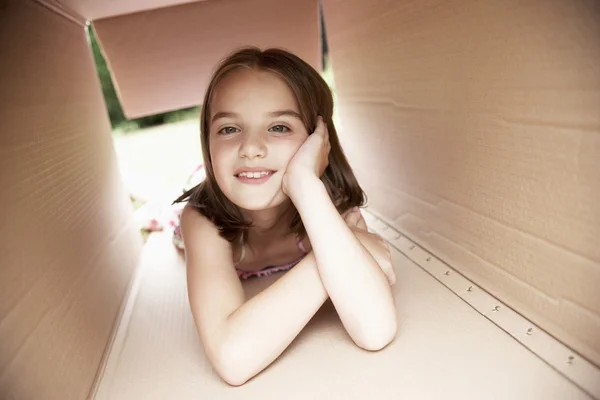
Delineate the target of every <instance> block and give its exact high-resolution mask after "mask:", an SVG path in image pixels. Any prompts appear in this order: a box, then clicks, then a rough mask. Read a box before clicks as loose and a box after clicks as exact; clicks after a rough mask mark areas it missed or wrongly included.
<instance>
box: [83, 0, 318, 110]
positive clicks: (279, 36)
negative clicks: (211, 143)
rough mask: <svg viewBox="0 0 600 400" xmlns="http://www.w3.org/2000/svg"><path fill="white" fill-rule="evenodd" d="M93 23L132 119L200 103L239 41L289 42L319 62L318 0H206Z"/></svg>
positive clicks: (257, 43) (267, 44) (274, 44)
mask: <svg viewBox="0 0 600 400" xmlns="http://www.w3.org/2000/svg"><path fill="white" fill-rule="evenodd" d="M258 10H261V11H260V12H259V11H258ZM249 15H251V16H252V18H248V16H249ZM94 27H95V29H96V31H97V34H98V40H99V42H100V44H101V46H102V49H103V52H104V54H105V56H106V57H107V59H108V60H109V61H108V62H109V65H110V68H111V71H112V73H113V77H114V80H115V84H116V87H117V91H118V93H119V98H120V99H121V104H122V106H123V111H124V112H125V114H126V115H127V117H128V118H135V117H140V116H144V115H149V114H155V113H159V112H164V111H169V110H174V109H180V108H185V107H190V106H196V105H198V104H200V103H202V100H203V97H204V92H205V89H206V86H208V80H209V79H210V75H211V73H212V71H213V69H214V68H215V66H216V64H217V63H218V62H219V61H220V60H221V59H222V58H223V57H224V56H226V55H227V54H229V53H230V52H232V51H233V50H235V49H236V48H238V47H240V46H246V45H255V46H259V47H261V48H265V47H284V48H287V49H289V50H291V51H293V52H294V53H296V54H297V55H299V56H300V57H302V58H303V59H304V60H306V61H307V62H309V63H311V64H312V65H313V66H314V67H316V68H318V69H320V68H321V41H320V26H319V14H318V1H317V0H298V1H291V2H288V1H283V2H282V1H279V0H215V1H205V2H199V3H192V4H186V5H182V6H178V7H170V8H167V9H161V10H156V11H149V12H144V13H138V14H132V15H126V16H123V17H117V18H110V19H104V20H99V21H96V22H95V23H94Z"/></svg>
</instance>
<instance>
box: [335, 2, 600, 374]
mask: <svg viewBox="0 0 600 400" xmlns="http://www.w3.org/2000/svg"><path fill="white" fill-rule="evenodd" d="M324 13H325V21H326V30H327V35H328V40H329V48H330V53H331V59H332V62H333V69H334V76H335V82H336V87H337V96H338V103H337V106H338V107H339V111H340V117H341V120H342V121H343V127H342V129H341V131H342V142H343V144H344V146H345V149H346V150H347V153H348V156H349V158H350V160H351V162H352V164H353V166H354V167H355V169H356V173H357V174H358V177H359V179H360V181H361V183H362V184H363V185H364V188H365V189H366V191H367V193H368V195H369V200H370V205H371V207H372V208H373V209H375V210H376V211H378V212H379V213H380V214H381V215H382V217H384V218H385V219H386V220H388V221H389V222H391V223H392V224H393V225H394V226H395V227H397V228H398V229H400V230H401V231H403V232H404V233H406V234H407V235H408V236H410V237H411V238H413V239H414V240H416V241H418V242H419V243H420V244H421V245H423V246H424V247H426V248H427V249H428V250H430V251H431V252H433V253H434V254H436V255H437V256H439V257H441V258H442V259H443V260H444V261H446V262H447V263H449V264H451V265H452V266H453V267H455V268H457V269H459V270H460V271H461V272H462V273H464V274H465V275H466V276H467V277H469V278H470V279H472V280H474V281H475V282H477V283H478V284H480V285H481V286H482V287H483V288H485V289H487V290H488V291H490V292H491V293H492V294H494V295H496V296H498V297H499V298H500V299H501V300H502V301H503V302H505V303H506V304H508V305H509V306H511V307H514V308H515V309H516V310H517V311H519V312H520V313H522V314H524V315H525V316H526V317H528V318H530V319H531V320H532V321H533V322H534V323H536V324H539V325H540V326H542V327H543V328H544V329H546V330H548V331H549V332H550V333H551V334H552V335H554V336H556V337H557V338H558V339H560V340H561V341H563V342H565V343H566V344H568V345H569V346H571V347H572V348H573V349H575V350H576V351H578V352H580V353H582V354H584V355H585V356H586V357H587V358H589V359H591V360H593V361H594V362H595V363H596V364H600V292H599V291H598V287H600V239H599V238H600V68H599V67H598V66H599V65H600V7H598V3H597V2H593V1H580V0H578V1H566V0H564V1H563V0H552V1H534V0H530V1H525V2H523V1H512V0H511V1H503V2H477V1H437V0H428V1H424V2H413V1H395V2H387V1H373V2H364V1H358V0H349V1H333V0H324ZM400 279H402V278H401V277H400ZM465 290H466V288H465ZM424 295H426V294H424Z"/></svg>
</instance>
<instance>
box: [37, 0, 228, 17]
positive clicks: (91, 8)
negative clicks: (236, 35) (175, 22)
mask: <svg viewBox="0 0 600 400" xmlns="http://www.w3.org/2000/svg"><path fill="white" fill-rule="evenodd" d="M48 1H55V2H58V0H48ZM198 1H208V0H118V1H117V0H110V1H108V0H60V3H62V4H64V5H65V6H66V7H68V8H70V9H71V10H74V11H76V12H77V13H78V14H80V15H83V16H85V18H87V19H88V20H90V21H93V20H97V19H101V18H109V17H115V16H118V15H125V14H132V13H137V12H143V11H148V10H153V9H159V8H165V7H170V6H176V5H180V4H186V3H194V2H198ZM210 1H221V0H210Z"/></svg>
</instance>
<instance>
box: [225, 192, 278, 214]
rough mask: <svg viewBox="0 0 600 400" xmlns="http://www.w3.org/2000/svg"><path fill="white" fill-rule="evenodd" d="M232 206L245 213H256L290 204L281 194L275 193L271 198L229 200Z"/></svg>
mask: <svg viewBox="0 0 600 400" xmlns="http://www.w3.org/2000/svg"><path fill="white" fill-rule="evenodd" d="M230 200H232V202H233V204H235V205H236V206H238V207H239V208H240V209H242V210H244V211H247V212H256V211H266V210H273V209H277V208H280V207H282V206H287V205H288V204H289V202H290V199H289V197H287V196H286V195H285V194H283V192H281V191H280V192H279V193H277V194H276V195H275V196H274V197H271V198H265V197H263V198H258V197H257V198H254V199H253V198H249V197H245V198H243V199H242V198H239V199H230Z"/></svg>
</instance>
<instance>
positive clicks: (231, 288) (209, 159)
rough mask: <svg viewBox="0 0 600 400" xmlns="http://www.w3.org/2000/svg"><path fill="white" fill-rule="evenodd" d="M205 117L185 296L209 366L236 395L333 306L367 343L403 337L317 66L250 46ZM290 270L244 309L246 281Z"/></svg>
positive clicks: (224, 67) (207, 103)
mask: <svg viewBox="0 0 600 400" xmlns="http://www.w3.org/2000/svg"><path fill="white" fill-rule="evenodd" d="M203 104H204V106H203V108H202V112H201V121H200V123H201V142H202V152H203V158H204V163H205V166H206V178H205V180H204V181H203V182H202V183H201V184H200V185H198V186H196V187H194V188H193V189H191V190H189V191H187V192H186V193H184V194H183V195H182V196H181V197H180V198H179V199H177V200H176V202H181V201H185V200H187V204H186V205H185V207H184V209H183V212H182V214H181V221H180V223H181V233H182V236H183V245H184V248H185V256H186V268H187V282H188V293H189V301H190V306H191V310H192V313H193V316H194V320H195V323H196V326H197V329H198V333H199V336H200V339H201V341H202V344H203V346H204V349H205V352H206V356H207V357H208V359H209V360H210V362H211V363H212V365H213V366H214V368H215V370H216V371H217V373H218V374H219V375H220V376H221V377H222V378H223V379H224V380H225V381H226V382H227V383H229V384H231V385H241V384H243V383H245V382H246V381H248V380H249V379H251V378H252V377H253V376H255V375H256V374H258V373H259V372H261V371H262V370H263V369H264V368H266V367H267V366H268V365H269V364H270V363H272V362H273V361H274V360H275V359H276V358H277V357H278V356H279V355H280V354H281V353H282V352H283V351H284V350H285V349H286V347H287V346H288V345H289V344H290V343H291V342H292V341H293V340H294V338H295V337H296V336H297V335H298V333H300V331H301V330H302V328H303V327H304V326H305V325H306V324H307V323H308V322H309V320H310V319H311V318H312V317H313V315H314V314H315V313H316V312H317V311H318V310H319V308H320V307H321V306H322V305H323V304H324V303H325V301H327V300H328V299H330V300H331V302H332V303H333V305H334V306H335V309H336V311H337V313H338V314H339V317H340V319H341V321H342V324H343V326H344V328H345V329H346V331H347V332H348V334H349V336H350V337H351V338H352V340H353V341H354V343H356V345H358V346H360V347H361V348H363V349H366V350H371V351H375V350H379V349H382V348H383V347H385V346H386V345H387V344H388V343H390V342H391V341H392V340H393V338H394V337H395V335H396V330H397V320H396V310H395V304H394V299H393V296H392V291H391V288H390V285H393V284H394V282H395V279H396V278H395V275H394V272H393V269H392V265H391V261H390V253H389V249H388V247H387V245H386V244H385V242H384V241H383V240H382V239H381V238H380V237H378V236H376V235H374V234H372V233H369V232H368V231H367V227H366V224H365V221H364V220H363V218H362V215H361V213H360V210H359V208H358V207H360V206H362V205H364V202H365V198H364V193H363V191H362V190H361V188H360V186H359V184H358V182H357V180H356V178H355V177H354V174H353V172H352V169H351V167H350V166H349V164H348V161H347V160H346V157H345V155H344V153H343V151H342V148H341V146H340V143H339V140H338V137H337V133H336V130H335V126H334V124H333V121H332V114H333V98H332V94H331V91H330V89H329V87H328V86H327V84H326V82H325V81H324V80H323V79H322V78H321V76H320V75H319V73H318V72H317V71H315V70H314V69H313V68H312V67H311V66H310V65H309V64H307V63H306V62H304V61H303V60H301V59H300V58H298V57H297V56H295V55H293V54H291V53H289V52H286V51H283V50H279V49H268V50H265V51H261V50H260V49H257V48H244V49H241V50H239V51H237V52H235V53H233V54H231V55H230V56H229V57H228V58H226V59H225V60H224V61H223V62H222V63H221V64H220V66H219V67H218V69H217V70H216V72H215V73H214V75H213V77H212V80H211V82H210V84H209V86H208V89H207V92H206V96H205V98H204V103H203ZM284 271H287V272H285V274H283V275H282V276H281V277H280V278H279V279H278V280H277V281H276V282H275V283H273V284H272V285H271V286H269V287H267V288H266V289H264V290H263V291H262V292H261V293H259V294H258V295H256V296H254V297H252V298H251V299H250V300H247V299H246V298H245V295H244V290H243V287H242V283H241V281H242V280H244V279H249V278H251V277H255V278H256V277H261V276H264V275H269V274H272V273H275V272H284Z"/></svg>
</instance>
